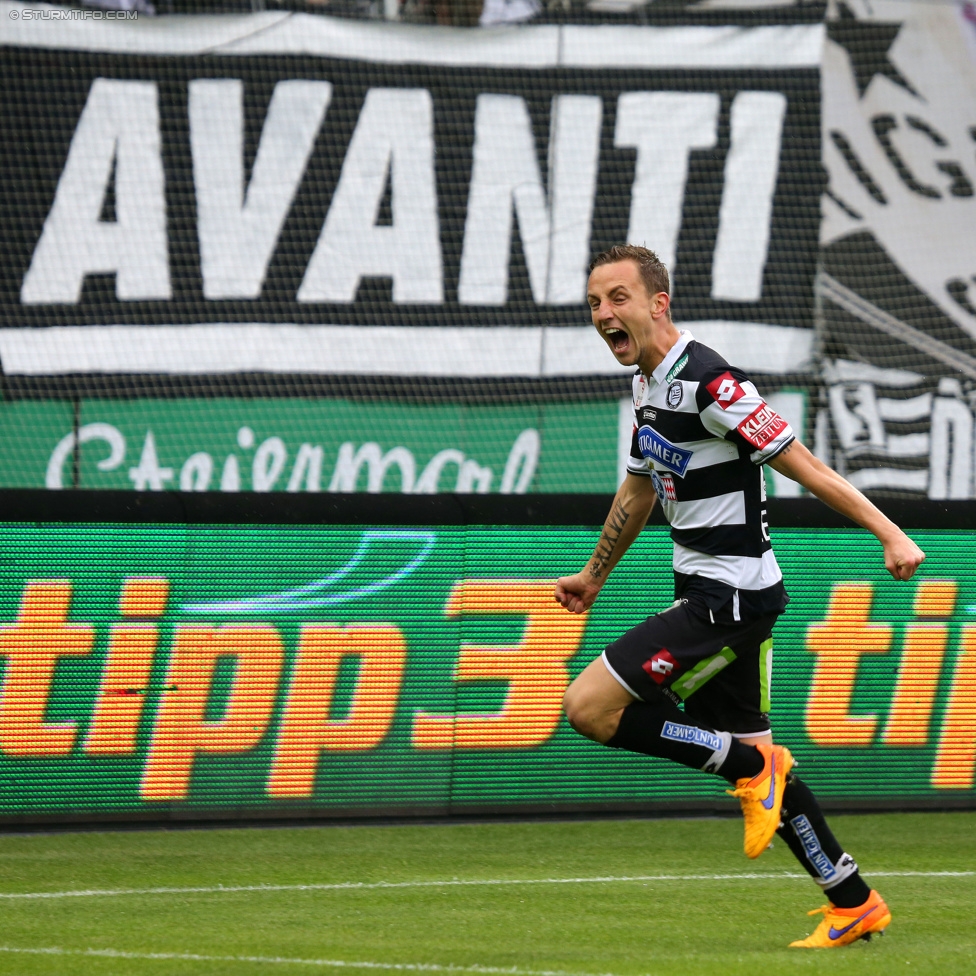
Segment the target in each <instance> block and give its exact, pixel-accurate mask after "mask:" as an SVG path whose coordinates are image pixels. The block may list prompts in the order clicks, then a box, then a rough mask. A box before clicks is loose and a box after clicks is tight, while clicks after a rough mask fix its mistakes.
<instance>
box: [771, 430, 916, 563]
mask: <svg viewBox="0 0 976 976" xmlns="http://www.w3.org/2000/svg"><path fill="white" fill-rule="evenodd" d="M769 464H770V467H772V468H773V470H775V471H778V472H779V473H780V474H785V475H786V477H787V478H792V479H793V480H794V481H798V482H799V483H800V484H801V485H803V487H804V488H806V490H807V491H809V492H810V494H811V495H816V497H817V498H819V499H820V500H821V501H822V502H823V503H824V504H825V505H829V506H830V507H831V508H832V509H834V510H835V511H837V512H840V513H841V515H846V516H847V517H848V518H849V519H851V520H852V521H854V522H857V524H858V525H860V526H863V527H864V528H865V529H867V530H868V531H869V532H871V533H873V534H874V536H875V537H876V538H877V540H878V541H879V542H880V543H881V545H882V546H884V557H885V568H886V569H887V570H888V572H889V573H891V575H892V576H893V577H894V578H895V579H896V580H907V579H911V578H912V576H914V575H915V570H916V569H918V567H919V566H920V565H921V564H922V561H923V560H924V559H925V553H924V552H922V550H921V549H919V547H918V546H917V545H915V543H914V542H912V540H911V539H909V538H908V536H907V535H905V533H904V532H903V531H902V530H901V529H900V528H898V526H897V525H895V523H894V522H892V521H891V519H889V518H888V517H887V516H886V515H885V514H884V513H883V512H881V511H879V509H878V508H877V507H876V506H875V505H873V504H872V503H871V502H870V501H868V499H867V498H865V497H864V495H862V494H861V493H860V492H859V491H858V490H857V489H856V488H855V487H854V486H853V485H852V484H851V483H850V482H849V481H847V480H846V479H845V478H842V477H841V476H840V475H839V474H838V473H837V472H836V471H834V470H833V469H832V468H828V467H827V465H826V464H824V463H823V461H821V460H820V459H819V458H817V457H815V456H814V455H813V454H811V453H810V451H809V450H807V448H806V447H804V446H803V445H802V444H801V443H800V442H799V441H794V442H793V443H792V444H790V445H789V447H787V448H786V449H785V450H784V451H782V452H780V453H779V454H778V455H777V456H776V457H775V458H773V459H772V460H771V461H770V462H769Z"/></svg>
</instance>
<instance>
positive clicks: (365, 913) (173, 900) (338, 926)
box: [0, 813, 976, 976]
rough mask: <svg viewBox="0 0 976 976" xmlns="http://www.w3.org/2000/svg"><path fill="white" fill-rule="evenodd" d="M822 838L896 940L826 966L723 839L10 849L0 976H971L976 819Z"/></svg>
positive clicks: (861, 828) (857, 827) (462, 833)
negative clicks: (886, 908)
mask: <svg viewBox="0 0 976 976" xmlns="http://www.w3.org/2000/svg"><path fill="white" fill-rule="evenodd" d="M832 823H833V825H834V828H835V831H836V833H837V835H838V837H839V838H840V840H841V842H842V843H843V844H844V845H845V847H846V848H847V850H849V851H850V852H851V853H853V854H854V855H855V856H856V857H857V858H858V861H859V862H860V864H861V868H862V871H863V872H864V873H865V875H866V877H867V878H868V879H869V880H870V881H871V883H873V884H874V885H875V887H877V888H878V889H879V890H880V891H881V893H882V895H883V896H884V897H885V899H886V900H887V902H888V904H889V905H890V906H891V909H892V913H893V915H894V921H893V923H892V925H891V926H890V928H889V930H888V934H887V935H886V936H885V937H884V938H882V939H879V938H877V937H875V939H874V940H873V941H872V942H871V943H870V944H867V943H863V942H862V943H857V944H855V945H854V946H852V947H849V948H845V949H839V950H821V951H819V952H811V951H802V950H796V949H792V950H790V949H787V948H786V945H787V943H788V942H789V941H790V940H792V939H795V938H799V937H802V936H804V935H806V934H807V933H808V932H810V931H811V930H812V928H813V927H814V925H815V924H816V922H817V921H818V920H819V916H818V917H816V918H807V917H806V915H805V913H806V911H807V910H808V909H811V908H816V907H817V906H818V905H820V904H822V902H823V898H822V897H821V895H820V892H819V890H818V889H817V888H816V887H815V886H814V885H813V884H812V883H811V882H810V881H809V880H808V879H806V878H805V877H803V878H801V877H790V876H789V875H791V874H793V875H796V874H798V871H799V869H798V866H797V864H796V862H795V861H794V860H793V858H792V856H791V855H790V853H789V851H788V850H787V849H786V847H785V846H784V845H783V844H782V843H777V844H776V846H775V847H774V849H773V850H771V851H767V852H766V853H765V854H763V856H762V858H760V859H759V860H758V861H755V862H752V861H748V860H747V859H746V858H745V856H744V855H743V854H742V853H741V829H742V828H741V824H740V822H739V821H737V820H643V821H640V820H633V821H594V822H585V823H584V822H571V823H492V824H462V825H437V826H384V827H336V826H325V827H305V828H275V829H234V830H224V829H218V830H181V831H154V832H105V833H69V834H35V835H16V834H15V835H3V836H0V973H16V974H18V976H31V974H45V976H54V974H56V976H74V974H84V976H89V974H90V976H108V974H138V976H143V974H145V976H170V974H173V976H176V974H179V976H197V974H199V976H230V974H233V976H264V974H272V976H277V974H281V976H292V974H296V973H319V972H321V973H336V972H339V971H345V972H348V973H349V976H369V974H371V973H372V974H375V976H382V974H390V976H396V974H398V973H399V974H404V976H409V974H411V973H416V972H419V973H431V974H433V976H436V974H438V973H451V974H463V973H472V974H480V976H493V974H501V973H502V972H505V973H508V974H509V976H537V974H547V976H557V974H558V976H582V974H614V976H637V974H648V976H665V974H667V976H739V974H742V976H747V974H748V976H756V974H757V973H776V974H777V976H784V974H793V973H797V974H813V973H829V974H841V976H843V974H854V973H857V974H858V976H872V974H884V976H892V974H894V973H898V974H901V973H905V974H917V973H933V974H936V973H937V974H939V976H947V974H956V973H958V974H972V973H974V972H976V926H974V925H973V921H972V916H973V906H974V905H976V814H972V813H928V814H886V815H880V816H847V817H839V816H838V817H833V818H832ZM940 872H941V873H940ZM39 895H43V897H40V896H39Z"/></svg>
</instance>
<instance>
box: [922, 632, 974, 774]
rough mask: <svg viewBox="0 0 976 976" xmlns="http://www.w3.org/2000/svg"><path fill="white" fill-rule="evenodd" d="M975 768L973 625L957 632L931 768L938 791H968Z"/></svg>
mask: <svg viewBox="0 0 976 976" xmlns="http://www.w3.org/2000/svg"><path fill="white" fill-rule="evenodd" d="M974 768H976V624H966V625H965V626H964V627H963V628H962V633H961V635H960V647H959V658H958V660H957V661H956V673H955V675H954V676H953V679H952V688H951V689H950V691H949V701H948V703H947V704H946V711H945V717H944V718H943V720H942V734H941V736H940V737H939V746H938V749H937V750H936V753H935V765H934V766H933V767H932V785H933V786H934V787H935V788H936V789H937V790H971V789H972V788H973V771H974Z"/></svg>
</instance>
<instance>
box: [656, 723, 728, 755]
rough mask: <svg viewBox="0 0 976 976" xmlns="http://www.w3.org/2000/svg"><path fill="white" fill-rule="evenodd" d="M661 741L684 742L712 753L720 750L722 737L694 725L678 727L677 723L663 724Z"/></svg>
mask: <svg viewBox="0 0 976 976" xmlns="http://www.w3.org/2000/svg"><path fill="white" fill-rule="evenodd" d="M661 738H662V739H671V741H672V742H686V743H687V744H688V745H690V746H704V747H705V748H706V749H711V750H712V751H713V752H714V751H715V750H717V749H721V748H722V737H721V736H720V735H716V734H715V733H714V732H709V731H707V730H706V729H699V728H696V727H695V726H694V725H680V724H679V723H678V722H665V723H664V728H663V729H661Z"/></svg>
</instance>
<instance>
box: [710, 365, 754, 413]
mask: <svg viewBox="0 0 976 976" xmlns="http://www.w3.org/2000/svg"><path fill="white" fill-rule="evenodd" d="M705 389H706V390H708V392H709V393H711V395H712V399H714V400H715V402H716V403H717V404H718V405H719V406H720V407H721V408H722V409H723V410H728V408H729V407H731V406H732V404H733V403H735V401H736V400H738V399H740V398H741V397H744V396H745V395H746V391H745V390H743V389H742V387H741V386H739V381H738V380H737V379H736V378H735V377H734V376H733V375H732V374H731V373H730V372H729V371H728V370H726V371H725V372H724V373H723V374H722V375H721V376H716V377H715V379H713V380H712V382H711V383H709V384H708V386H706V387H705Z"/></svg>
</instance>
